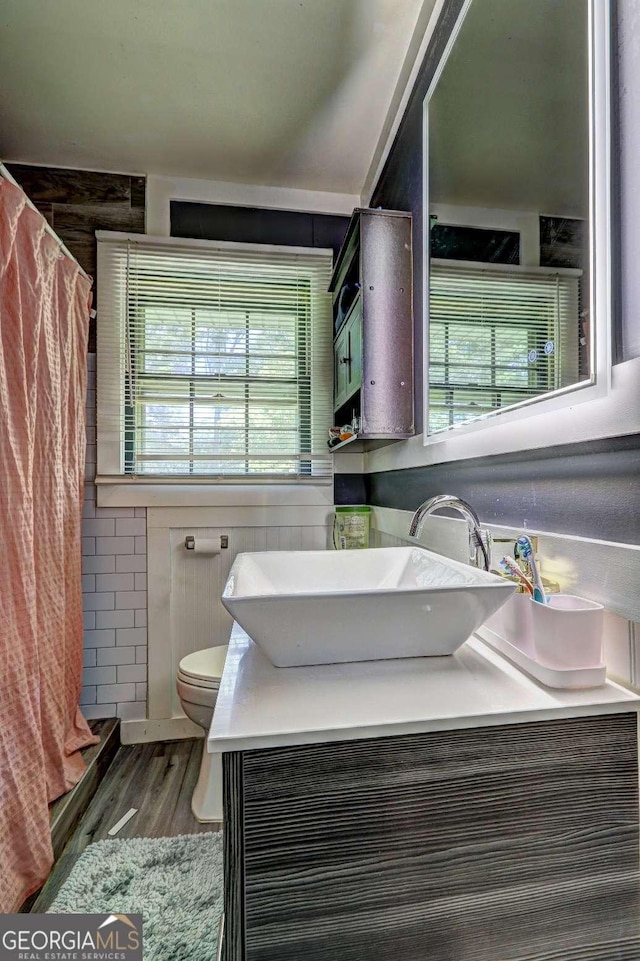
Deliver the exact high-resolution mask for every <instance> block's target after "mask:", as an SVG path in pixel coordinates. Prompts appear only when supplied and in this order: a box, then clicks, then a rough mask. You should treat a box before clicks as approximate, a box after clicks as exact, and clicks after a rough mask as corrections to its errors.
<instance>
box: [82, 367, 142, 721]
mask: <svg viewBox="0 0 640 961" xmlns="http://www.w3.org/2000/svg"><path fill="white" fill-rule="evenodd" d="M88 366H89V370H88V388H87V465H86V477H85V498H84V510H83V531H82V534H83V537H82V591H83V602H84V612H85V613H84V628H85V631H84V674H83V687H82V694H81V697H80V703H81V705H82V710H83V713H84V716H85V717H86V718H88V719H94V718H105V717H120V718H122V719H123V720H128V721H138V720H142V719H143V718H145V717H146V712H147V685H146V681H147V537H146V535H147V512H146V509H145V508H141V507H136V508H133V507H118V508H113V507H96V488H95V484H94V479H95V473H96V446H95V443H96V437H95V434H96V429H95V423H96V355H95V354H89V355H88Z"/></svg>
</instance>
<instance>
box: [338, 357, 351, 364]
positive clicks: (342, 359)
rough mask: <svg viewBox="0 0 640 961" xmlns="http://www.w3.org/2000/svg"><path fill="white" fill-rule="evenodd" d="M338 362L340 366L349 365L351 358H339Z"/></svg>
mask: <svg viewBox="0 0 640 961" xmlns="http://www.w3.org/2000/svg"><path fill="white" fill-rule="evenodd" d="M339 362H340V363H341V364H350V363H351V358H350V357H340V358H339Z"/></svg>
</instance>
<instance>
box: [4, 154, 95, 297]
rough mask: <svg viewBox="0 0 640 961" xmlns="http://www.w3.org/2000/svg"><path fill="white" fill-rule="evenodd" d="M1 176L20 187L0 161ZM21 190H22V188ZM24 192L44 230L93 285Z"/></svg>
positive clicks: (91, 281) (90, 278)
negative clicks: (38, 216)
mask: <svg viewBox="0 0 640 961" xmlns="http://www.w3.org/2000/svg"><path fill="white" fill-rule="evenodd" d="M0 176H2V177H4V178H5V180H8V181H9V183H12V184H13V185H14V187H20V184H19V183H18V181H17V180H16V179H15V178H14V177H12V175H11V174H10V173H9V171H8V170H7V168H6V167H5V165H4V164H3V163H2V161H1V160H0ZM20 190H22V187H20ZM22 192H23V193H24V195H25V197H26V198H27V204H28V205H29V207H31V209H32V210H35V211H36V213H39V214H40V216H41V217H42V219H43V220H44V229H45V230H46V231H47V233H48V234H49V235H50V236H51V237H53V239H54V240H55V241H56V243H57V244H59V245H60V250H61V251H62V253H63V254H64V255H65V257H68V258H69V259H70V260H73V262H74V263H75V264H77V265H78V270H79V271H80V273H81V274H82V276H83V277H85V278H86V279H87V280H88V281H89V283H90V284H92V283H93V278H92V277H90V276H89V274H88V273H87V272H86V270H84V269H83V268H82V267H81V266H80V264H79V263H78V259H77V258H76V257H74V256H73V254H72V253H71V251H70V250H69V248H68V247H67V246H66V244H64V243H63V242H62V241H61V240H60V238H59V237H58V235H57V233H56V232H55V230H54V229H53V227H52V226H51V224H49V223H48V221H47V220H46V218H45V217H44V215H43V214H42V213H41V211H39V210H38V208H37V207H36V205H35V204H34V203H32V201H31V200H29V198H28V197H27V195H26V193H25V192H24V190H22Z"/></svg>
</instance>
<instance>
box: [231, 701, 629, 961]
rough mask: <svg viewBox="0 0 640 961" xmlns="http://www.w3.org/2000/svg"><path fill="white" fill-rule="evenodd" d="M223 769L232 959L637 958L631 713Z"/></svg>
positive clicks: (290, 754) (302, 754) (279, 757)
mask: <svg viewBox="0 0 640 961" xmlns="http://www.w3.org/2000/svg"><path fill="white" fill-rule="evenodd" d="M234 757H235V758H236V764H239V765H240V767H239V768H238V770H237V771H236V784H238V783H240V782H239V781H238V778H240V779H241V791H240V794H238V793H236V794H235V796H234V797H231V796H230V795H229V796H228V798H227V802H226V803H227V804H228V805H229V806H228V807H226V808H225V817H226V819H227V827H226V830H228V831H231V832H232V833H234V834H235V836H236V837H237V838H238V837H239V836H238V832H240V833H241V840H238V841H237V844H238V845H239V847H238V850H241V852H242V853H241V858H242V864H243V867H242V875H243V878H242V884H241V888H238V884H239V881H240V879H239V877H237V876H235V878H234V876H233V872H231V876H230V877H229V878H228V879H227V881H228V892H229V894H231V893H232V892H233V891H234V890H236V891H239V890H241V894H242V899H243V906H242V912H243V921H242V925H241V928H242V931H243V943H242V946H241V948H238V952H239V953H236V954H233V953H231V954H228V955H227V959H228V961H231V959H233V961H240V959H246V961H302V959H304V961H328V959H331V961H368V959H371V961H424V959H425V958H428V959H429V961H451V959H456V961H506V959H509V961H516V959H520V958H523V959H524V958H526V959H533V958H535V959H537V958H540V959H542V958H545V959H546V958H548V957H554V958H555V957H570V958H571V959H577V958H586V957H594V958H595V957H597V958H598V959H601V958H605V957H606V958H614V957H620V958H627V957H628V958H632V957H636V956H640V931H639V929H638V925H639V923H640V922H639V921H638V919H639V918H640V896H639V887H638V842H639V832H638V759H637V758H638V755H637V716H636V715H635V714H619V715H613V716H605V717H589V718H581V719H568V720H558V721H555V720H554V721H547V722H541V723H530V724H521V725H510V726H504V727H488V728H487V727H485V728H479V729H473V730H460V731H451V732H439V733H432V734H422V735H412V736H406V737H389V738H380V739H377V740H366V741H352V742H340V743H335V744H318V745H315V746H308V745H307V746H300V747H291V748H280V749H273V750H265V751H252V752H247V753H246V754H244V755H241V754H238V755H234ZM238 772H240V773H238ZM230 863H235V862H234V860H233V859H231V858H230ZM228 910H229V909H228V908H227V911H228ZM634 939H635V940H634ZM626 943H628V944H629V945H633V947H632V948H630V950H631V951H632V952H633V951H638V954H637V955H634V954H633V953H630V954H628V955H627V954H624V953H623V954H619V953H617V951H618V948H617V946H618V945H619V944H626ZM595 945H598V946H600V947H602V946H603V945H604V946H605V948H604V953H603V954H592V953H590V949H591V947H592V946H595ZM532 946H535V950H534V948H533V947H532ZM565 949H566V954H563V951H564V950H565ZM607 950H608V951H610V954H607V953H606V951H607ZM576 952H577V953H576Z"/></svg>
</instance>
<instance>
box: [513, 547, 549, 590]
mask: <svg viewBox="0 0 640 961" xmlns="http://www.w3.org/2000/svg"><path fill="white" fill-rule="evenodd" d="M516 557H524V559H525V560H526V561H528V562H529V568H530V569H531V576H532V578H533V599H534V601H538V603H540V604H546V603H547V598H546V595H545V593H544V587H543V586H542V579H541V577H540V571H539V570H538V565H537V563H536V557H535V554H534V553H533V545H532V544H531V541H530V539H529V538H528V537H527V535H526V534H522V535H521V536H520V537H519V538H518V540H517V541H516Z"/></svg>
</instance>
